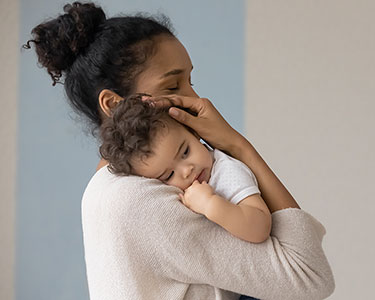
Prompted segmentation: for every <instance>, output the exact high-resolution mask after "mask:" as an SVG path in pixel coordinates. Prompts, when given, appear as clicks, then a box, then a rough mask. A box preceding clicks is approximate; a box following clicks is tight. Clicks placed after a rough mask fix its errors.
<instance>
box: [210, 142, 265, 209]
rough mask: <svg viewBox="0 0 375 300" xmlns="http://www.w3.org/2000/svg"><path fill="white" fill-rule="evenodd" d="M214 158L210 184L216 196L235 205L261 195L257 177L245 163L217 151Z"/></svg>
mask: <svg viewBox="0 0 375 300" xmlns="http://www.w3.org/2000/svg"><path fill="white" fill-rule="evenodd" d="M213 156H214V159H215V160H214V163H213V166H212V170H211V177H210V179H209V181H208V184H209V185H210V186H212V188H213V189H214V190H215V193H216V194H218V195H219V196H221V197H223V198H225V199H227V200H229V201H230V202H232V203H233V204H238V203H239V202H240V201H241V200H243V199H245V198H246V197H248V196H251V195H253V194H257V193H258V194H260V191H259V188H258V183H257V180H256V178H255V175H254V174H253V172H252V171H251V170H250V169H249V168H248V167H247V166H246V165H245V164H244V163H242V162H241V161H239V160H237V159H235V158H233V157H230V156H229V155H226V154H225V153H223V152H221V151H220V150H217V149H215V150H214V152H213Z"/></svg>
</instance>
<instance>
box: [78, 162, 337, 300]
mask: <svg viewBox="0 0 375 300" xmlns="http://www.w3.org/2000/svg"><path fill="white" fill-rule="evenodd" d="M178 192H179V190H178V189H177V188H175V187H171V186H166V185H163V184H161V183H160V181H158V180H155V179H146V178H140V177H135V176H130V177H117V176H114V175H112V174H111V173H110V172H109V171H108V170H107V168H106V167H104V168H102V169H100V170H99V171H98V172H97V173H96V174H95V175H94V176H93V178H92V179H91V181H90V182H89V184H88V186H87V188H86V191H85V193H84V195H83V200H82V222H83V235H84V247H85V259H86V267H87V278H88V285H89V292H90V299H91V300H126V299H129V300H137V299H145V300H146V299H147V300H150V299H167V300H179V299H181V300H182V299H185V300H200V299H202V300H211V299H212V300H214V299H215V300H233V299H238V298H239V294H245V295H250V296H253V297H256V298H259V299H262V300H266V299H279V300H286V299H303V300H308V299H314V300H316V299H323V298H326V297H328V296H329V295H330V294H331V293H332V292H333V290H334V280H333V276H332V272H331V269H330V267H329V264H328V262H327V259H326V257H325V255H324V252H323V250H322V238H323V235H324V234H325V229H324V227H323V226H322V225H321V224H320V223H319V222H318V221H317V220H316V219H314V218H313V217H312V216H311V215H309V214H307V213H306V212H304V211H302V210H299V209H286V210H282V211H278V212H276V213H273V215H272V220H273V229H272V236H271V237H270V238H269V239H268V240H267V241H265V242H264V243H262V244H252V243H249V242H245V241H242V240H240V239H238V238H236V237H234V236H232V235H231V234H230V233H228V232H227V231H225V230H224V229H223V228H221V227H220V226H218V225H217V224H215V223H212V222H211V221H209V220H207V219H206V218H205V217H204V216H202V215H199V214H196V213H194V212H192V211H190V210H189V209H188V208H186V207H185V206H184V205H182V204H181V203H180V202H179V201H178V196H177V194H178Z"/></svg>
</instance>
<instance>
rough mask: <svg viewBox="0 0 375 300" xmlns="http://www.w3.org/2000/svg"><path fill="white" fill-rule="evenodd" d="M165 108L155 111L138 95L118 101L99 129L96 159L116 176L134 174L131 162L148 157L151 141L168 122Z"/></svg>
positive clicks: (155, 109) (168, 118)
mask: <svg viewBox="0 0 375 300" xmlns="http://www.w3.org/2000/svg"><path fill="white" fill-rule="evenodd" d="M167 111H168V109H167V108H156V107H154V106H152V105H150V102H148V101H142V95H141V94H138V95H134V96H130V97H128V98H127V99H125V100H123V101H121V102H120V103H119V104H118V105H117V106H116V108H115V109H114V111H113V112H112V116H111V117H109V118H107V119H106V120H104V122H103V124H102V126H101V128H100V137H101V140H102V145H101V146H100V148H99V152H100V155H101V156H102V157H103V158H104V159H105V160H107V161H108V162H109V166H108V169H109V171H110V172H111V173H113V174H116V175H122V176H126V175H130V174H134V168H133V165H132V162H134V159H139V158H140V159H141V158H143V157H145V156H146V157H147V156H149V155H151V154H152V153H153V152H152V150H151V148H152V146H153V142H154V141H155V137H156V136H157V134H158V133H159V131H160V130H161V129H162V128H166V123H167V122H168V121H170V120H171V119H170V117H169V116H168V112H167Z"/></svg>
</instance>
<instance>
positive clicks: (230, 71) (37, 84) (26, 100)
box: [15, 0, 244, 300]
mask: <svg viewBox="0 0 375 300" xmlns="http://www.w3.org/2000/svg"><path fill="white" fill-rule="evenodd" d="M65 3H66V1H57V0H48V1H47V0H34V1H28V0H21V1H20V10H21V11H20V15H21V18H20V19H21V31H20V41H21V42H25V41H26V40H27V39H28V38H30V31H31V29H32V28H33V27H34V26H35V25H37V24H38V23H39V22H41V21H43V20H45V19H47V18H49V17H52V16H55V15H57V14H58V13H60V12H61V11H62V7H63V5H64V4H65ZM96 3H98V4H100V5H102V7H103V8H104V9H105V11H106V12H107V14H108V16H113V15H116V14H119V13H121V12H123V13H131V12H136V11H148V12H151V13H154V12H162V13H165V14H166V15H168V16H169V17H170V18H171V20H172V23H173V24H174V27H175V29H176V31H177V34H178V37H179V38H180V40H181V41H182V42H183V43H184V44H185V46H186V48H187V49H188V51H189V53H190V56H191V58H192V61H193V65H194V71H193V74H192V81H193V83H194V85H195V87H196V89H197V92H198V93H199V94H200V95H201V96H202V97H208V98H210V99H211V100H213V102H214V103H215V105H216V106H217V107H218V109H219V110H220V111H221V112H222V113H223V114H224V116H225V117H226V118H227V120H228V121H229V122H230V123H231V124H232V125H233V126H234V127H235V128H236V129H238V130H240V131H242V129H243V106H244V105H243V97H244V92H243V90H244V84H243V82H244V80H243V74H244V66H243V62H244V58H243V56H244V53H243V51H244V50H243V49H244V2H243V1H225V0H220V1H218V0H210V1H198V0H193V1H192V0H190V1H175V0H164V1H157V3H156V1H151V0H147V1H124V0H111V1H97V2H96ZM20 56H21V58H20V85H19V86H20V88H19V124H18V130H19V134H18V153H19V156H18V170H17V173H18V175H17V176H18V177H17V204H16V220H17V223H16V279H15V285H16V299H17V300H31V299H32V300H51V299H54V300H60V299H61V300H69V299H88V291H87V283H86V278H85V265H84V256H83V245H82V232H81V216H80V212H81V208H80V205H81V203H80V201H81V196H82V193H83V191H84V188H85V186H86V184H87V182H88V181H89V179H90V177H91V176H92V174H93V173H94V171H95V167H96V164H97V162H98V155H97V146H96V145H95V141H94V140H93V139H92V138H90V137H89V136H88V135H85V134H83V130H82V129H83V127H82V125H81V123H80V122H79V121H78V122H77V121H76V117H75V115H74V114H73V113H72V112H71V111H70V109H69V107H68V105H67V103H66V100H65V98H64V93H63V89H62V86H61V85H57V86H56V87H52V85H51V79H50V78H49V76H48V74H47V73H46V72H45V71H44V70H42V69H39V68H37V65H36V57H35V54H34V53H33V52H32V51H23V52H22V54H21V55H20Z"/></svg>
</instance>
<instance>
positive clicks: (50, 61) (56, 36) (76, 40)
mask: <svg viewBox="0 0 375 300" xmlns="http://www.w3.org/2000/svg"><path fill="white" fill-rule="evenodd" d="M64 12H65V14H62V15H60V16H58V17H57V18H56V19H53V20H50V21H47V22H45V23H42V24H40V25H38V26H36V27H35V28H34V29H33V30H32V32H31V33H32V35H33V38H34V39H33V40H29V41H28V42H27V43H26V44H25V45H24V48H30V43H31V42H32V43H34V44H35V48H36V49H35V50H36V53H37V55H38V61H39V63H40V64H41V65H42V66H43V67H45V68H47V71H48V73H49V74H50V75H51V77H52V78H53V81H54V83H53V85H55V84H56V82H58V81H59V80H60V78H61V76H62V72H63V71H65V70H66V69H68V68H69V67H70V66H71V65H72V64H73V62H74V61H75V59H76V58H77V56H78V55H79V54H80V53H81V52H82V50H84V49H85V48H86V47H87V46H88V45H89V44H90V43H91V42H92V41H93V40H94V38H95V33H96V32H97V30H98V27H99V25H101V24H102V23H103V22H104V21H105V20H106V16H105V14H104V12H103V10H102V9H101V8H100V7H97V6H95V4H93V3H80V2H74V3H72V4H66V5H65V6H64Z"/></svg>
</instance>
